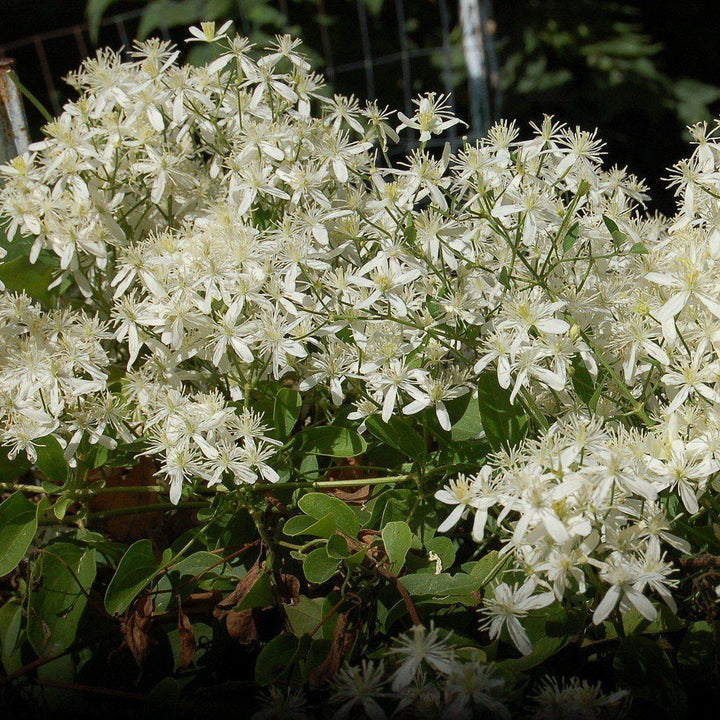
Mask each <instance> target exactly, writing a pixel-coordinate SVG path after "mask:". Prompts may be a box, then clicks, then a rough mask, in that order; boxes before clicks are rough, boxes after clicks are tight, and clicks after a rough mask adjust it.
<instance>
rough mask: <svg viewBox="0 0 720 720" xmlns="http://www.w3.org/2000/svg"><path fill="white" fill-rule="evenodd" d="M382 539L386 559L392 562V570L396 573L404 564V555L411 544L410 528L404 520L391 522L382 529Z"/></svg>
mask: <svg viewBox="0 0 720 720" xmlns="http://www.w3.org/2000/svg"><path fill="white" fill-rule="evenodd" d="M382 539H383V543H384V545H385V551H386V552H387V555H388V559H389V560H390V562H391V563H392V572H393V573H394V574H395V575H397V574H398V573H399V572H400V570H401V569H402V566H403V565H404V564H405V556H406V555H407V554H408V550H410V546H411V545H412V540H413V534H412V530H411V529H410V526H409V525H408V524H407V523H406V522H403V521H398V522H391V523H388V524H387V525H386V526H385V527H384V528H383V529H382Z"/></svg>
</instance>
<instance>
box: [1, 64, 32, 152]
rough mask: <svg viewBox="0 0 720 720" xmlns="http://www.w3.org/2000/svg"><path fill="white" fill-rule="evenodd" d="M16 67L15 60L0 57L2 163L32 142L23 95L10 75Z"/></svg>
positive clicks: (24, 149) (25, 148) (23, 150)
mask: <svg viewBox="0 0 720 720" xmlns="http://www.w3.org/2000/svg"><path fill="white" fill-rule="evenodd" d="M14 67H15V61H14V60H11V59H10V58H0V163H6V162H7V161H8V160H12V158H14V157H15V156H16V155H21V154H22V153H24V152H25V151H26V150H27V147H28V145H29V144H30V133H29V132H28V127H27V120H26V119H25V109H24V108H23V103H22V96H21V94H20V90H19V89H18V87H17V85H16V84H15V83H14V82H13V81H12V79H11V77H10V73H11V72H12V71H13V69H14Z"/></svg>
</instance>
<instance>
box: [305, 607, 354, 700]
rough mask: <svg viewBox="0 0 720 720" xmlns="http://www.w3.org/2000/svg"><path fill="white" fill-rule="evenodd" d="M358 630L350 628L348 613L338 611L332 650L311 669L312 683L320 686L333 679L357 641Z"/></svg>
mask: <svg viewBox="0 0 720 720" xmlns="http://www.w3.org/2000/svg"><path fill="white" fill-rule="evenodd" d="M355 635H356V632H355V630H354V629H352V628H351V629H348V616H347V613H338V616H337V622H336V624H335V630H334V631H333V638H332V644H331V645H330V652H328V654H327V657H326V658H325V660H323V662H322V663H321V664H320V665H318V666H317V667H316V668H313V669H312V670H311V671H310V682H311V684H313V685H315V686H318V685H323V684H324V683H326V682H328V681H329V680H332V678H334V677H335V675H336V674H337V671H338V670H339V669H340V666H341V665H342V661H343V658H344V657H345V656H346V655H347V654H348V653H349V652H350V650H351V649H352V645H353V643H354V642H355Z"/></svg>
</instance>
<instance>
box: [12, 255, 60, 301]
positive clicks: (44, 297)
mask: <svg viewBox="0 0 720 720" xmlns="http://www.w3.org/2000/svg"><path fill="white" fill-rule="evenodd" d="M52 274H53V273H52V268H51V267H49V266H47V265H45V264H44V263H43V262H42V261H40V260H38V262H36V263H35V264H33V263H31V262H30V261H29V260H28V258H27V257H26V256H25V255H20V256H19V257H16V258H15V259H14V260H9V261H7V262H4V263H0V281H2V282H3V283H4V284H5V288H6V289H7V290H12V291H14V292H25V293H26V294H27V295H29V296H30V297H31V298H34V299H35V300H39V301H40V302H41V303H43V305H47V306H50V305H52V304H53V298H52V293H51V292H50V291H49V290H48V285H49V284H50V283H51V282H52Z"/></svg>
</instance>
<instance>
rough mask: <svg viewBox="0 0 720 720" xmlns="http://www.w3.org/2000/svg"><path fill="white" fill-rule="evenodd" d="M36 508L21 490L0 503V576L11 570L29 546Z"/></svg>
mask: <svg viewBox="0 0 720 720" xmlns="http://www.w3.org/2000/svg"><path fill="white" fill-rule="evenodd" d="M37 510H38V508H37V505H34V504H33V503H31V502H30V501H29V500H28V499H27V498H26V497H25V496H24V495H23V494H22V493H21V492H16V493H15V494H14V495H11V496H10V497H9V498H8V499H7V500H5V502H3V504H2V505H0V577H2V576H3V575H7V574H8V573H9V572H12V571H13V570H14V569H15V568H16V567H17V566H18V563H19V562H20V561H21V560H22V559H23V557H24V556H25V553H26V552H27V549H28V548H29V547H30V543H31V542H32V540H33V538H34V537H35V533H36V532H37V527H38V520H37Z"/></svg>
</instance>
